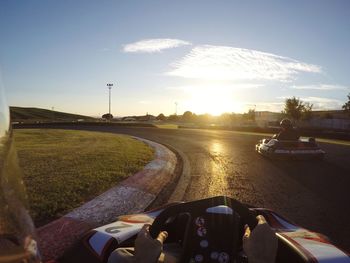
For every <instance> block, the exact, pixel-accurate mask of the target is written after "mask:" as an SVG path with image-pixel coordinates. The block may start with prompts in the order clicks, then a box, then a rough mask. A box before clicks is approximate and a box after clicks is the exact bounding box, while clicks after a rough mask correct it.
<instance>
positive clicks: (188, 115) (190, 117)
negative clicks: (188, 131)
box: [182, 111, 193, 122]
mask: <svg viewBox="0 0 350 263" xmlns="http://www.w3.org/2000/svg"><path fill="white" fill-rule="evenodd" d="M182 120H183V121H185V122H189V121H193V113H192V112H190V111H185V112H184V114H182Z"/></svg>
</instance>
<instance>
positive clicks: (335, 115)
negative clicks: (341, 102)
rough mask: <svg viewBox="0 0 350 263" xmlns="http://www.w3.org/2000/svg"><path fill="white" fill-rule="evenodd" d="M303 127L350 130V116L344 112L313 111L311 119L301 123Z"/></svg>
mask: <svg viewBox="0 0 350 263" xmlns="http://www.w3.org/2000/svg"><path fill="white" fill-rule="evenodd" d="M300 126H301V127H305V128H320V129H336V130H350V116H349V114H348V113H346V112H344V111H343V110H329V111H313V112H312V114H311V119H310V120H308V121H302V122H300Z"/></svg>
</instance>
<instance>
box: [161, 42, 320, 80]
mask: <svg viewBox="0 0 350 263" xmlns="http://www.w3.org/2000/svg"><path fill="white" fill-rule="evenodd" d="M171 66H172V67H173V69H172V70H171V71H169V72H167V73H166V74H167V75H171V76H178V77H183V78H194V79H207V80H238V81H240V80H278V81H290V80H292V79H293V78H294V77H295V76H296V75H297V74H299V73H300V72H311V73H321V67H319V66H317V65H313V64H308V63H304V62H301V61H298V60H295V59H291V58H288V57H282V56H278V55H274V54H271V53H265V52H260V51H257V50H251V49H244V48H236V47H227V46H211V45H202V46H196V47H195V48H193V49H192V50H191V52H190V53H189V54H188V55H186V56H185V57H183V58H182V59H180V60H178V61H177V62H175V63H173V64H172V65H171Z"/></svg>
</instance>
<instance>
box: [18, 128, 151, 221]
mask: <svg viewBox="0 0 350 263" xmlns="http://www.w3.org/2000/svg"><path fill="white" fill-rule="evenodd" d="M14 138H15V143H16V147H17V152H18V157H19V163H20V166H21V167H22V169H23V172H24V181H25V184H26V186H27V191H28V197H29V203H30V209H31V214H32V216H33V218H34V221H35V222H36V224H37V225H42V224H44V223H47V222H48V221H50V220H52V219H54V218H57V217H59V216H61V215H63V214H65V213H67V212H68V211H70V210H72V209H73V208H75V207H78V206H79V205H81V204H83V203H84V202H86V201H88V200H90V199H92V198H93V197H95V196H97V195H98V194H100V193H102V192H104V191H106V190H107V189H109V188H111V187H112V186H114V185H116V184H117V183H118V182H120V181H121V180H123V179H125V178H126V177H128V176H129V175H131V174H133V173H135V172H137V171H139V170H141V169H142V168H143V167H144V166H145V165H146V164H147V163H148V162H149V161H151V160H152V159H153V155H154V153H153V150H152V148H150V147H149V146H147V145H145V144H144V143H142V142H139V141H137V140H135V139H132V138H130V137H127V136H120V135H115V134H108V133H98V132H87V131H70V130H53V129H52V130H50V129H24V130H15V133H14Z"/></svg>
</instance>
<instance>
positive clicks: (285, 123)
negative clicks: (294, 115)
mask: <svg viewBox="0 0 350 263" xmlns="http://www.w3.org/2000/svg"><path fill="white" fill-rule="evenodd" d="M280 125H281V127H282V128H284V129H288V128H292V127H293V124H292V121H291V120H290V119H283V120H281V122H280Z"/></svg>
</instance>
